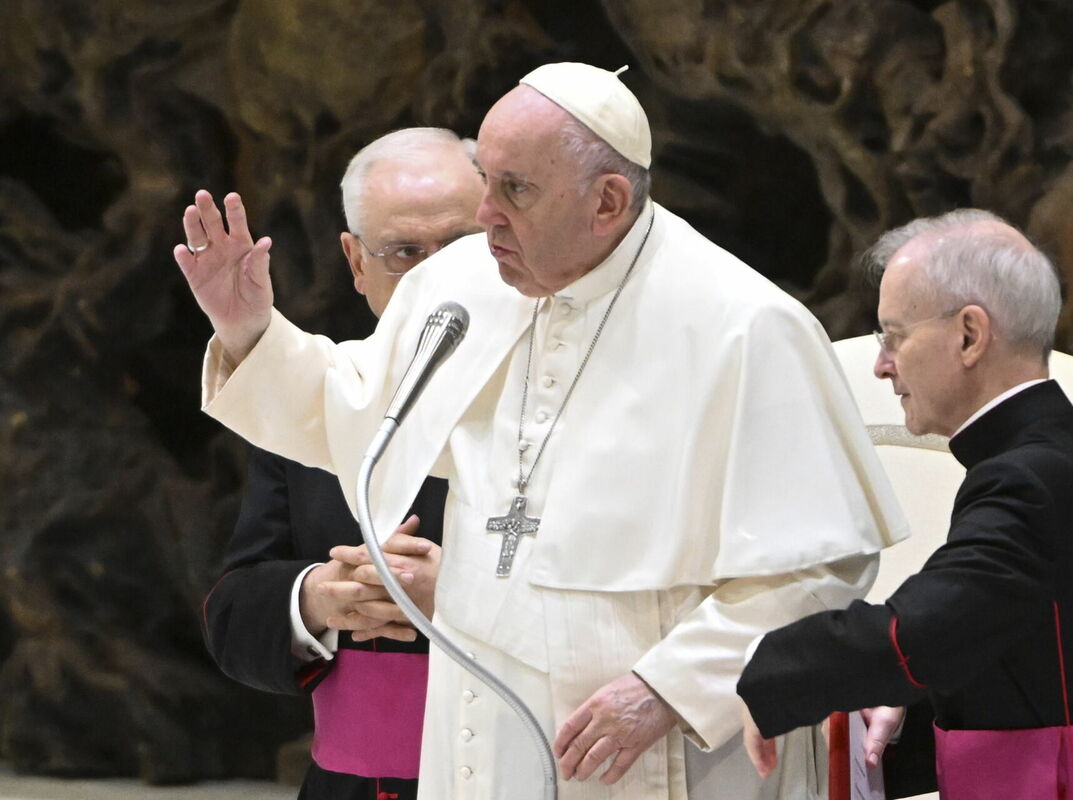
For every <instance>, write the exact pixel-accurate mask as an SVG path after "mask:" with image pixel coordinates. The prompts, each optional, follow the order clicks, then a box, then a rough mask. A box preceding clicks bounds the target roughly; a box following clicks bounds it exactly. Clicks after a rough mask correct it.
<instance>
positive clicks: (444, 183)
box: [341, 147, 484, 317]
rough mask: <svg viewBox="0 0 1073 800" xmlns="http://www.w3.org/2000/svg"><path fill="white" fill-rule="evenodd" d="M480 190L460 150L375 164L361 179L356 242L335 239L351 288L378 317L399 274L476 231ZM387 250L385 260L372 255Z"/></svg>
mask: <svg viewBox="0 0 1073 800" xmlns="http://www.w3.org/2000/svg"><path fill="white" fill-rule="evenodd" d="M483 190H484V187H483V185H482V184H481V179H480V176H479V175H478V173H477V170H476V169H474V167H473V163H472V162H471V161H470V159H469V158H468V157H467V156H466V155H465V153H464V152H463V151H462V148H461V147H450V148H440V149H435V150H429V151H424V152H420V153H409V154H407V155H406V157H405V160H403V159H400V160H398V161H395V160H390V159H384V160H381V161H378V162H376V163H375V164H373V166H372V167H371V168H370V169H369V172H368V174H367V175H366V176H365V183H364V189H363V191H364V195H363V199H364V203H363V214H362V218H361V226H362V230H360V231H358V233H359V234H360V235H361V241H359V240H358V238H357V237H355V236H354V235H352V234H350V233H344V234H342V236H341V239H342V243H343V250H344V251H345V252H346V256H347V261H349V262H350V269H351V272H352V273H353V274H354V288H355V289H357V290H358V292H360V293H361V294H363V295H365V298H366V300H368V302H369V308H370V309H372V312H373V313H374V314H376V316H377V317H379V316H380V315H381V314H383V313H384V308H385V307H386V306H387V303H388V300H390V299H391V295H392V293H393V292H394V291H395V287H396V286H397V285H398V282H399V278H401V275H400V274H399V273H400V272H403V271H405V270H406V269H409V268H411V267H413V266H416V265H417V264H418V263H420V260H421V259H420V258H416V257H414V256H415V253H417V252H419V251H420V250H423V251H425V253H427V254H432V253H434V252H436V251H437V250H439V249H440V248H442V247H444V246H445V245H447V244H449V243H450V242H453V241H454V240H455V239H458V238H460V237H462V236H466V235H468V234H471V233H478V232H480V231H481V230H482V228H481V226H480V225H479V224H477V222H476V220H475V219H474V216H475V214H476V211H477V204H478V203H479V202H480V199H481V193H482V192H483ZM385 252H390V253H392V255H391V256H390V257H384V256H382V255H377V254H378V253H385Z"/></svg>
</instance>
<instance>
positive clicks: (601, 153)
mask: <svg viewBox="0 0 1073 800" xmlns="http://www.w3.org/2000/svg"><path fill="white" fill-rule="evenodd" d="M562 141H563V149H564V150H565V151H566V152H567V154H568V155H570V156H572V157H573V158H574V159H575V160H576V161H577V164H578V167H579V171H580V175H579V177H578V181H579V183H580V185H581V187H582V189H583V190H584V189H587V188H588V187H589V186H590V185H591V184H592V182H593V181H594V180H596V179H597V178H599V177H600V176H601V175H607V174H608V173H613V174H615V175H621V176H622V177H624V178H625V179H626V180H628V181H629V182H630V188H631V189H632V195H633V196H632V199H631V202H630V210H631V211H640V210H641V208H642V207H643V206H644V204H645V200H647V199H648V192H649V190H650V188H651V186H652V176H651V174H650V173H649V171H648V170H647V169H645V168H644V167H642V166H641V165H640V164H635V163H634V162H633V161H630V160H629V159H628V158H626V157H625V156H624V155H622V154H621V153H620V152H618V150H616V149H615V148H613V147H612V146H611V145H609V144H608V143H607V142H605V141H604V140H603V139H601V138H600V137H599V136H597V135H596V134H595V133H594V132H593V130H592V129H591V128H590V127H589V126H588V125H586V124H585V123H583V122H581V121H580V120H579V119H577V118H576V117H573V116H570V117H569V118H568V119H567V121H566V123H565V124H564V125H563V128H562Z"/></svg>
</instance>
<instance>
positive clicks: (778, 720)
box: [738, 209, 1073, 800]
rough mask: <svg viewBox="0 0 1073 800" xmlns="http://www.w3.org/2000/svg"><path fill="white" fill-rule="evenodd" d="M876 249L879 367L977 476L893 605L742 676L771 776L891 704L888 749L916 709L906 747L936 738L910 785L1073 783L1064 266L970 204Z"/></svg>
mask: <svg viewBox="0 0 1073 800" xmlns="http://www.w3.org/2000/svg"><path fill="white" fill-rule="evenodd" d="M871 260H872V262H873V263H874V266H875V268H876V269H877V270H878V271H880V272H881V274H882V282H881V284H880V293H879V314H878V316H879V324H880V326H881V329H880V331H879V332H877V338H878V339H879V355H878V357H877V358H876V362H875V368H874V372H875V375H876V377H877V378H880V379H889V380H890V382H891V385H892V387H893V389H894V392H895V394H897V395H898V397H899V398H900V400H901V404H902V408H903V410H904V412H905V424H906V427H907V428H908V429H909V431H910V432H911V433H914V434H940V435H942V436H948V437H950V442H949V444H950V451H951V453H953V455H954V457H955V458H957V460H958V461H959V462H960V463H961V464H962V465H963V466H964V467H965V468H966V470H967V471H966V475H965V480H964V482H963V483H962V485H961V487H960V489H959V490H958V493H957V497H956V499H955V501H954V510H953V514H952V518H951V522H950V530H949V534H948V537H947V542H946V544H945V545H943V546H942V547H940V548H939V549H938V550H937V551H936V552H935V553H934V554H932V556H931V557H930V558H929V559H928V561H927V562H926V563H925V564H924V566H923V568H922V569H921V571H920V572H919V573H917V574H916V575H913V576H911V577H910V578H908V579H907V580H906V581H905V582H904V583H903V584H902V585H901V586H900V587H899V588H898V589H897V590H896V591H895V592H894V594H893V595H892V596H891V597H890V598H889V599H888V600H887V601H886V603H885V604H883V605H869V604H867V603H865V602H862V601H856V602H854V603H853V604H851V605H850V606H849V608H847V609H846V610H844V611H827V612H821V613H818V614H815V615H812V616H809V617H805V618H804V619H802V620H799V621H797V622H795V623H792V624H790V625H787V626H785V627H783V628H781V629H779V630H776V631H774V632H771V633H769V634H767V635H765V636H764V637H763V638H762V639H760V640H759V642H758V644H757V645H756V649H755V653H754V655H753V656H752V658H751V660H750V661H749V662H748V665H747V666H746V668H745V670H744V673H743V675H742V678H741V681H740V682H739V684H738V692H739V693H740V694H741V696H742V697H743V698H744V699H745V701H746V703H747V704H748V707H749V710H750V711H751V715H752V719H747V722H746V744H747V746H748V748H749V750H750V755H751V757H752V758H753V761H754V764H756V766H757V769H758V771H760V772H761V774H765V773H767V772H768V771H770V770H771V768H772V767H773V765H774V764H775V763H776V761H777V758H776V753H775V743H774V740H773V739H772V737H775V736H777V735H780V734H783V733H786V732H787V731H790V730H793V729H794V728H797V727H799V726H802V725H811V724H814V723H816V722H818V721H819V720H821V719H824V718H825V717H827V715H828V714H830V713H831V712H832V711H850V710H854V709H862V708H872V707H876V706H884V708H877V709H875V710H874V711H873V712H872V713H871V717H872V722H871V725H870V727H869V733H868V741H866V752H867V753H868V756H867V757H868V760H869V762H870V763H872V764H873V765H876V764H878V762H879V756H880V754H881V753H882V752H883V750H884V747H885V745H886V744H887V742H888V740H889V738H890V735H891V732H892V731H893V730H894V729H895V728H896V727H897V725H898V724H899V723H900V721H901V719H902V715H903V709H902V708H900V707H901V706H906V705H910V714H909V718H908V723H907V727H906V736H903V738H902V740H901V741H900V742H899V743H898V745H897V752H896V753H895V755H896V756H897V759H896V761H899V762H900V761H902V760H903V759H904V758H905V753H906V750H907V749H908V750H909V752H910V753H912V751H913V748H914V747H918V746H923V747H925V748H926V747H928V746H934V748H935V754H936V757H935V758H933V759H931V760H930V770H931V772H930V774H929V775H924V776H922V779H920V780H915V781H914V783H915V784H916V786H915V788H914V789H913V790H912V791H911V792H910V793H911V794H916V793H919V792H923V791H929V790H931V789H934V788H935V786H936V782H937V783H938V788H939V791H940V796H941V797H942V798H944V800H960V799H961V798H973V800H980V799H981V798H996V799H997V798H1001V799H1002V800H1019V799H1020V798H1031V799H1032V800H1053V799H1054V798H1057V797H1058V796H1059V794H1058V789H1057V787H1058V786H1059V785H1061V784H1062V783H1068V782H1069V781H1070V780H1071V779H1073V763H1071V756H1073V750H1070V747H1073V728H1070V727H1069V725H1070V710H1069V697H1070V696H1073V579H1071V576H1073V406H1071V405H1070V402H1069V400H1068V399H1067V398H1066V396H1065V394H1064V393H1063V391H1062V389H1061V388H1060V387H1059V386H1058V384H1057V383H1056V382H1055V381H1053V380H1050V379H1049V370H1048V356H1049V354H1050V351H1051V347H1052V345H1053V342H1054V333H1055V325H1056V323H1057V320H1058V314H1059V310H1060V308H1061V297H1060V292H1059V281H1058V277H1057V273H1056V271H1055V269H1054V267H1053V266H1052V264H1051V263H1050V261H1049V260H1048V259H1047V257H1046V256H1044V254H1043V253H1041V252H1040V251H1039V250H1038V249H1037V248H1036V247H1034V246H1033V245H1032V244H1031V243H1030V242H1029V241H1028V240H1027V239H1026V238H1025V236H1024V235H1022V234H1021V233H1020V232H1019V231H1017V230H1016V229H1014V228H1013V227H1012V226H1010V225H1008V224H1007V223H1005V222H1003V221H1002V220H1001V219H999V218H998V217H996V216H994V215H993V214H990V213H988V212H984V211H979V210H971V209H970V210H960V211H953V212H950V213H948V214H946V215H943V216H940V217H936V218H926V219H919V220H916V221H914V222H911V223H909V224H908V225H906V226H904V227H901V228H898V229H896V230H894V231H891V232H889V233H887V234H885V235H884V236H883V237H882V238H881V239H880V240H879V241H878V242H877V244H876V245H875V246H874V247H873V248H872V251H871ZM918 715H924V718H923V719H922V722H923V725H918V724H915V720H914V717H917V716H918ZM753 720H755V723H754V721H753ZM933 723H934V730H933ZM757 726H758V727H757ZM910 732H911V735H910ZM918 732H922V734H923V736H919V737H917V736H916V734H917V733H918ZM765 737H767V738H766V739H765ZM914 738H915V739H916V741H914V740H913V739H914ZM1063 739H1064V743H1063ZM1063 752H1065V756H1062V753H1063ZM913 760H914V761H915V763H916V764H923V765H925V766H926V767H927V765H928V764H929V761H928V760H927V759H913ZM935 770H938V775H936V772H935ZM1040 781H1042V782H1043V783H1041V782H1040ZM928 784H930V786H929V785H928ZM1048 786H1049V787H1050V788H1047V787H1048ZM898 796H900V795H898ZM1061 796H1065V795H1064V794H1062V795H1061Z"/></svg>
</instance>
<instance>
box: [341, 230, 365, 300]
mask: <svg viewBox="0 0 1073 800" xmlns="http://www.w3.org/2000/svg"><path fill="white" fill-rule="evenodd" d="M339 243H340V244H341V245H343V254H344V255H345V256H346V262H347V265H348V266H349V267H350V274H351V275H353V276H354V290H355V291H356V292H357V293H358V294H360V295H364V294H365V250H364V248H362V246H361V242H359V241H358V237H357V236H355V235H354V234H352V233H348V232H347V231H343V232H342V233H341V234H339Z"/></svg>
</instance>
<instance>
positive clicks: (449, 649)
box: [355, 302, 558, 800]
mask: <svg viewBox="0 0 1073 800" xmlns="http://www.w3.org/2000/svg"><path fill="white" fill-rule="evenodd" d="M468 327H469V312H468V311H466V309H464V308H462V306H460V305H459V304H458V303H451V302H447V303H442V304H441V305H439V306H437V307H436V310H435V311H433V312H432V313H431V314H429V317H428V320H427V321H426V322H425V329H424V330H423V331H422V332H421V338H420V339H419V340H418V342H417V351H416V352H415V353H414V357H413V360H412V361H411V362H410V366H409V367H407V368H406V372H405V374H403V376H402V381H401V382H400V383H399V388H398V389H396V390H395V396H394V397H392V398H391V403H390V404H389V405H388V409H387V413H386V414H384V419H383V421H382V422H381V423H380V429H379V430H378V431H377V432H376V434H375V435H374V436H373V439H372V442H370V444H369V448H368V450H366V451H365V456H364V457H363V458H362V460H361V468H360V469H359V470H358V481H357V489H356V492H355V494H356V497H355V500H356V506H357V517H358V522H359V523H360V525H361V529H362V533H363V536H364V539H365V545H366V547H367V548H368V551H369V557H370V558H371V559H372V562H373V565H374V566H375V567H376V572H377V574H379V575H380V579H381V580H382V581H383V584H384V588H385V589H387V593H388V594H389V595H391V599H392V600H394V601H395V604H396V605H397V606H398V607H399V608H400V609H401V610H402V612H403V613H404V614H405V615H406V617H407V619H409V620H410V622H412V623H413V625H414V627H415V628H416V629H417V630H419V631H421V633H423V634H425V636H427V637H428V639H429V641H430V642H432V643H433V644H434V645H436V646H437V647H439V648H440V649H441V650H442V651H443V652H444V653H445V654H446V655H447V656H448V657H449V658H451V659H452V660H453V661H454V662H455V663H456V664H458V665H459V666H461V667H462V668H463V669H465V670H466V671H468V672H469V673H470V674H472V675H473V676H474V677H476V678H477V679H478V680H480V681H481V682H482V683H484V684H485V685H486V686H488V687H489V688H490V689H492V690H493V691H494V692H495V693H496V694H498V695H499V696H500V698H502V699H503V700H504V701H505V702H506V704H507V705H508V706H509V707H510V708H511V709H512V710H513V711H514V713H515V714H517V715H518V717H519V719H520V720H521V722H522V725H523V726H524V727H525V729H526V730H527V731H528V732H529V735H530V736H531V737H532V741H533V744H534V746H535V747H536V749H537V754H538V756H539V758H540V767H541V771H542V772H543V774H544V781H543V784H542V797H543V800H556V798H557V797H558V783H557V781H556V770H555V755H554V754H553V753H552V750H551V744H550V743H549V742H548V737H547V736H545V735H544V730H543V728H541V726H540V722H539V721H538V720H537V718H536V717H535V716H534V715H533V712H532V711H530V710H529V707H528V706H527V705H526V704H525V703H524V702H523V701H522V699H521V698H520V697H518V695H516V694H515V693H514V692H513V691H511V689H510V687H508V686H507V685H506V684H505V683H503V681H501V680H500V679H499V678H498V677H496V676H495V675H494V674H492V673H491V672H489V671H488V670H487V669H485V667H483V666H482V665H480V664H477V663H476V661H474V659H473V657H472V656H471V655H469V654H467V653H465V652H464V651H463V650H462V648H461V647H459V646H458V645H457V644H455V643H454V642H452V641H451V640H450V639H449V638H447V636H446V635H445V634H444V633H443V632H442V631H440V630H439V629H438V628H436V627H435V626H433V624H432V622H431V621H430V620H429V618H428V617H426V616H425V615H424V614H423V613H422V612H421V609H420V608H418V607H417V604H416V603H414V601H413V600H411V599H410V596H409V595H408V594H406V591H405V590H404V589H403V588H402V586H401V585H400V584H399V581H398V579H397V578H396V577H395V575H394V574H393V573H392V572H391V567H389V566H388V563H387V560H386V559H385V558H384V552H383V550H382V548H381V547H380V538H379V536H378V535H377V532H376V527H375V525H374V524H373V516H372V509H371V508H370V506H369V486H370V484H371V483H372V474H373V469H374V468H375V467H376V464H377V462H378V461H379V460H380V457H381V456H382V455H383V454H384V451H385V450H386V449H387V446H388V443H389V442H390V441H391V438H392V437H393V436H394V435H395V431H397V430H398V428H399V425H401V424H402V420H403V418H404V417H405V416H406V414H407V413H409V411H410V409H411V408H412V407H413V405H414V403H416V402H417V398H418V397H419V396H420V395H421V392H422V390H423V389H424V388H425V384H427V383H428V381H429V378H431V377H432V374H433V373H434V372H435V371H436V369H437V368H438V367H439V366H440V364H442V363H443V361H444V359H446V358H447V356H449V355H450V354H451V353H452V352H453V351H454V349H455V347H457V346H458V343H459V342H460V341H462V337H463V336H465V335H466V329H467V328H468Z"/></svg>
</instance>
